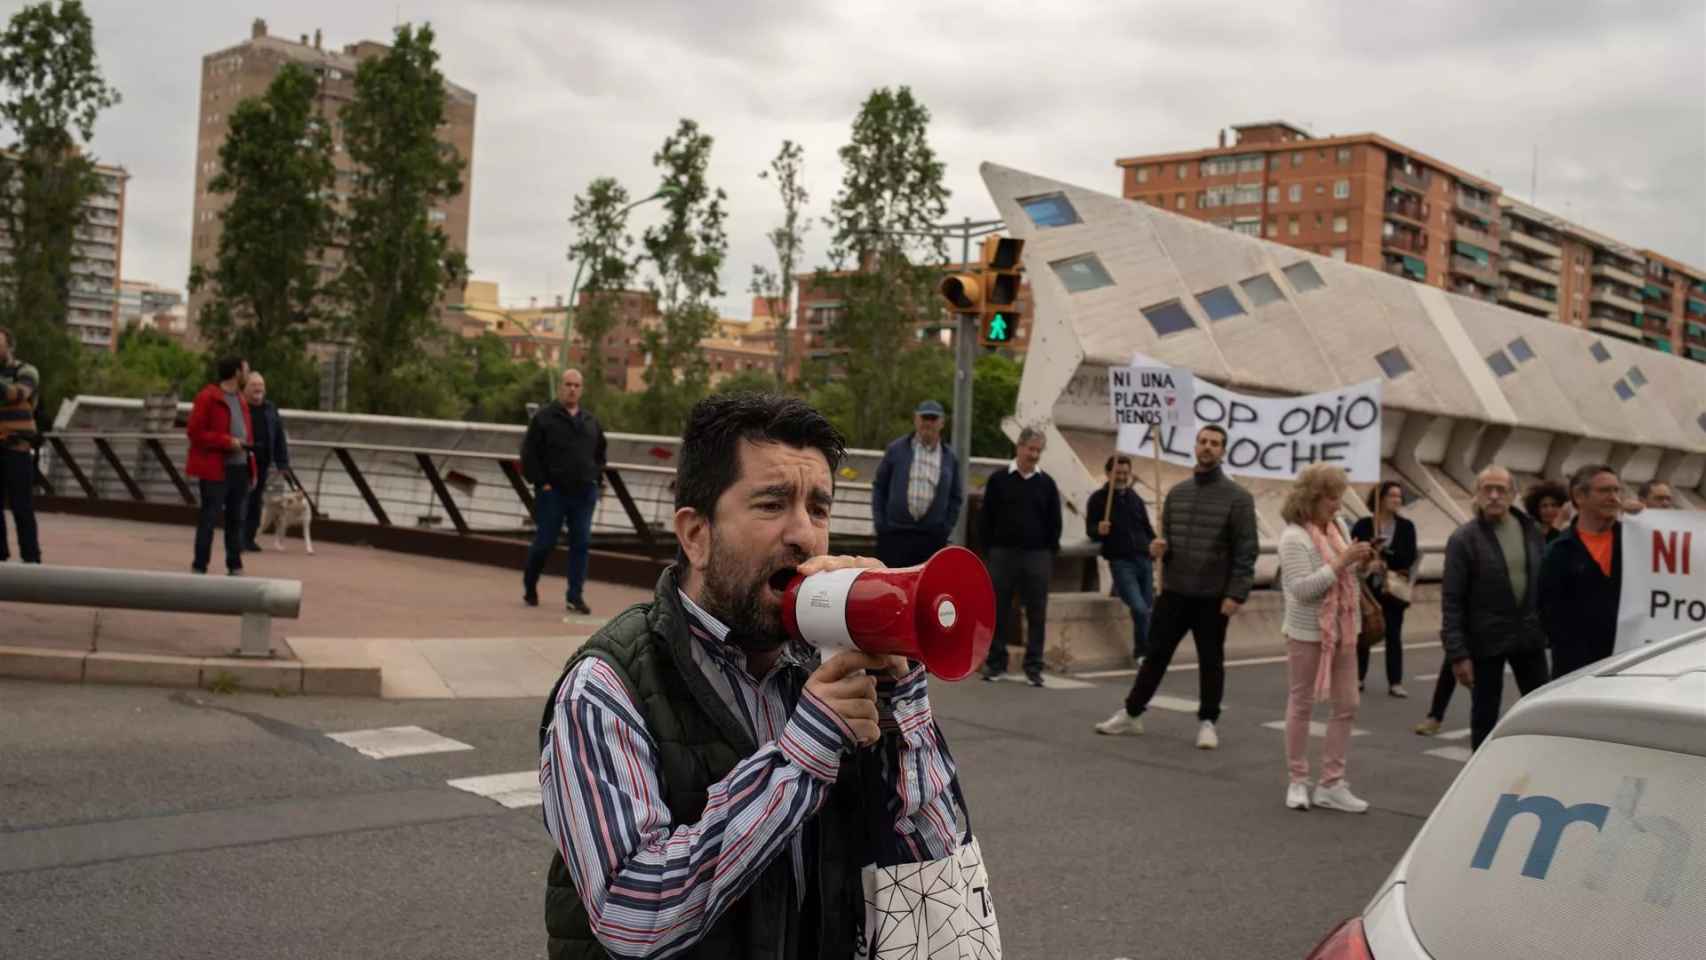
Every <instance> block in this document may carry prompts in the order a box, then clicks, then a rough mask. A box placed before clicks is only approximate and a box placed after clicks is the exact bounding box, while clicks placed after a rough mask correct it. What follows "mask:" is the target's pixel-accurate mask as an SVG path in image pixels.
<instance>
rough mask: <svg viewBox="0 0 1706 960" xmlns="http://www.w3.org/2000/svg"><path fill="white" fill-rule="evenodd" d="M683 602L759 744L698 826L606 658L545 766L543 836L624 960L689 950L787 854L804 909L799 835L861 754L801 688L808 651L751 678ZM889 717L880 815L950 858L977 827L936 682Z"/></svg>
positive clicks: (559, 726) (591, 665) (562, 702)
mask: <svg viewBox="0 0 1706 960" xmlns="http://www.w3.org/2000/svg"><path fill="white" fill-rule="evenodd" d="M681 600H682V605H683V607H684V609H685V610H686V612H687V614H688V617H687V619H688V630H689V633H690V634H691V638H692V642H691V649H692V651H693V659H694V662H695V664H696V665H697V666H698V667H699V669H700V670H701V671H703V672H704V674H705V676H706V678H707V679H708V680H709V681H710V683H711V685H712V687H713V688H714V689H716V691H717V693H718V696H719V697H720V698H721V699H722V700H723V702H724V703H725V704H726V705H727V706H728V707H729V709H730V711H731V712H732V713H733V714H734V715H735V716H736V717H738V718H740V719H741V721H742V722H743V723H745V724H746V726H747V729H748V730H749V731H751V732H752V734H753V740H754V742H756V743H758V744H759V748H758V750H757V752H755V753H753V754H752V755H751V756H749V757H747V758H746V759H744V760H742V761H741V762H740V763H738V764H736V765H735V768H734V769H733V770H731V771H730V772H729V774H728V776H726V777H724V778H723V779H722V780H721V781H719V782H717V783H715V784H713V785H712V786H711V788H710V790H709V791H707V798H706V801H705V809H704V812H703V813H702V814H701V816H700V818H699V820H698V821H697V822H695V823H687V824H678V823H674V822H673V821H672V820H671V816H670V812H669V808H668V807H667V806H666V805H665V804H664V802H663V788H662V784H661V783H660V781H659V779H658V774H657V765H658V764H657V747H656V744H655V743H654V742H653V740H652V738H651V734H650V732H649V731H647V730H646V727H645V723H644V721H643V720H642V719H641V717H640V714H639V711H638V709H636V707H635V706H634V702H633V700H632V698H631V697H630V696H629V694H628V691H627V688H626V687H625V686H624V685H623V683H622V681H621V679H620V678H619V677H617V675H616V673H615V671H613V670H612V669H611V668H610V666H609V665H608V664H606V663H605V662H603V661H602V660H599V659H597V658H589V659H586V660H583V661H581V663H579V664H577V665H576V666H575V668H574V670H573V671H571V672H570V674H569V676H568V678H567V680H566V681H565V682H564V683H563V684H562V687H561V690H560V692H559V693H558V696H557V703H556V706H555V709H554V718H553V720H552V723H551V726H550V729H549V731H548V732H547V734H546V738H545V746H544V750H543V751H542V753H541V755H540V760H539V785H540V790H541V793H542V795H543V798H544V813H545V827H546V829H547V830H548V831H549V832H550V834H551V839H552V840H553V842H555V843H556V844H557V849H558V850H559V851H560V852H561V853H562V855H563V861H564V863H565V864H566V865H567V866H568V869H569V873H570V875H571V876H572V877H573V879H574V883H575V889H576V890H577V891H579V893H580V895H581V900H582V902H583V903H584V904H585V906H586V909H587V915H588V917H589V919H590V921H591V924H592V930H593V933H594V934H595V935H596V936H597V937H598V939H599V942H600V943H601V944H603V946H604V948H605V949H606V950H607V951H609V952H610V953H611V954H612V955H613V956H618V957H667V956H673V955H675V954H678V953H681V952H683V951H685V950H688V949H690V948H691V947H692V946H693V945H694V944H695V943H697V942H698V941H699V940H700V938H701V937H703V936H704V934H705V933H706V932H707V931H708V930H709V929H710V928H711V926H712V925H713V924H715V923H716V921H717V919H718V918H719V917H721V916H722V914H723V912H724V911H726V910H727V909H729V907H730V906H731V905H733V904H734V903H735V902H736V901H738V900H739V899H740V898H741V897H742V896H743V895H744V894H745V893H746V891H747V890H748V889H750V888H751V886H752V884H753V883H754V882H755V881H757V879H758V877H759V875H760V874H761V873H762V872H763V871H764V870H765V868H766V867H768V866H769V865H770V863H771V862H772V861H773V860H774V859H775V858H776V857H778V856H781V855H782V854H783V852H784V851H786V852H787V855H788V856H789V858H790V859H791V860H792V862H793V870H794V878H795V881H796V882H795V889H796V890H797V891H800V892H801V895H802V896H803V893H804V891H805V889H806V883H805V877H806V875H807V873H806V864H805V862H804V860H805V856H804V851H803V848H802V843H801V828H802V827H803V826H804V825H805V824H806V823H807V822H808V821H810V820H811V818H812V817H813V816H814V815H815V814H816V813H817V812H818V810H819V809H821V808H822V806H823V804H824V802H825V801H826V800H827V799H828V797H829V791H830V787H831V786H832V785H833V784H834V783H835V780H836V777H837V775H838V774H839V772H840V765H841V757H842V755H843V754H844V753H848V752H850V751H852V750H854V749H856V747H855V746H854V740H853V737H852V735H851V731H850V730H849V728H848V727H847V725H846V724H845V722H844V721H843V720H842V719H841V718H840V716H839V715H837V714H836V713H835V711H834V710H832V709H830V708H829V707H828V706H827V705H826V704H824V703H823V701H821V700H819V699H818V698H817V697H816V696H814V695H812V694H811V693H810V692H808V691H806V690H805V689H804V688H803V687H802V686H801V685H800V684H799V682H798V675H797V674H793V675H792V676H790V674H791V673H792V672H793V671H800V670H806V669H809V668H810V667H811V666H813V664H812V663H811V662H810V661H809V660H807V659H805V657H804V656H802V654H805V655H809V654H810V651H809V649H806V650H794V649H790V650H788V651H786V652H785V653H784V655H783V656H782V658H781V659H780V660H779V661H778V662H777V664H776V666H775V667H773V668H772V669H771V670H770V672H769V673H768V674H766V675H765V676H764V677H763V678H762V679H754V678H753V677H752V675H751V674H750V673H749V672H748V671H747V669H746V658H745V655H744V654H743V653H741V652H740V651H739V650H738V649H736V648H732V647H730V646H727V645H726V644H724V642H723V641H724V640H725V639H726V638H727V636H728V628H727V627H725V626H724V625H723V624H721V623H719V622H718V621H717V620H716V618H715V617H712V616H711V615H710V614H708V613H706V612H705V611H703V610H701V609H700V608H699V607H698V606H696V605H695V604H694V603H693V602H692V601H691V600H689V599H688V598H687V596H686V595H685V594H682V595H681ZM796 689H798V690H799V693H798V695H797V696H796V695H795V694H794V692H793V691H794V690H796ZM878 710H879V717H880V726H881V727H882V730H883V732H884V734H885V741H886V743H885V746H887V745H891V744H892V746H893V747H894V749H892V750H889V751H888V755H890V756H892V757H894V758H896V762H895V764H894V765H893V766H892V767H889V768H886V769H885V771H884V780H885V781H886V782H887V789H888V790H889V791H890V797H891V799H890V800H889V802H888V803H886V804H885V805H884V809H883V810H882V811H881V813H882V815H883V816H885V817H886V818H889V819H890V821H891V823H890V825H891V828H892V829H893V831H894V834H895V837H896V840H897V843H898V845H899V847H900V848H901V849H902V850H904V851H906V852H908V854H910V855H911V856H912V857H913V858H914V859H915V860H918V861H924V860H933V859H937V858H940V857H944V856H947V855H948V854H950V853H952V852H953V850H954V849H955V848H956V847H957V846H958V839H959V837H960V835H961V833H962V829H963V828H962V827H961V824H963V823H964V822H965V818H964V815H963V813H962V812H961V811H960V809H959V806H958V804H957V803H955V802H954V800H953V798H952V793H951V791H950V790H949V786H948V785H949V783H950V781H951V780H952V778H953V776H954V765H953V760H952V758H951V757H949V756H948V753H947V749H946V745H945V744H944V743H943V742H942V740H941V736H940V733H939V732H938V731H937V729H936V724H935V722H934V720H933V718H932V716H931V712H930V703H929V699H928V697H927V695H926V684H925V679H924V671H923V669H922V668H918V667H915V668H914V669H913V670H912V672H911V673H909V674H908V675H907V676H906V677H904V678H902V679H901V680H899V681H898V682H896V681H893V680H892V679H881V680H879V683H878Z"/></svg>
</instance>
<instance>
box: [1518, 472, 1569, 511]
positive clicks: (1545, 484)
mask: <svg viewBox="0 0 1706 960" xmlns="http://www.w3.org/2000/svg"><path fill="white" fill-rule="evenodd" d="M1542 500H1556V501H1558V506H1560V507H1561V506H1563V505H1564V504H1566V503H1569V502H1570V491H1568V490H1566V489H1564V485H1563V484H1561V483H1559V482H1558V481H1556V480H1542V481H1540V482H1539V483H1536V484H1534V485H1532V486H1530V487H1529V488H1528V492H1527V493H1525V494H1523V495H1522V510H1523V512H1524V513H1526V514H1528V515H1529V516H1531V517H1533V518H1534V519H1536V520H1538V519H1540V501H1542Z"/></svg>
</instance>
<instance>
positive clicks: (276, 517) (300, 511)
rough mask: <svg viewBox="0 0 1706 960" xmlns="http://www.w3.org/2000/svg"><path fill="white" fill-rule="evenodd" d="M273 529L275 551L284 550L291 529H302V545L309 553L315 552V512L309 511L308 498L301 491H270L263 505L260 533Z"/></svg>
mask: <svg viewBox="0 0 1706 960" xmlns="http://www.w3.org/2000/svg"><path fill="white" fill-rule="evenodd" d="M269 527H272V528H273V549H275V550H283V549H284V534H285V531H286V530H288V529H289V528H291V527H301V528H302V543H303V545H304V546H305V547H306V548H307V552H308V553H310V554H312V553H313V552H314V530H313V527H314V511H312V510H310V509H308V496H307V494H304V493H303V492H302V491H301V490H289V489H286V490H280V491H278V492H272V491H269V492H268V493H267V495H266V499H265V500H264V501H263V503H262V505H261V527H260V531H259V532H260V533H265V532H266V531H267V528H269Z"/></svg>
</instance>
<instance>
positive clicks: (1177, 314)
mask: <svg viewBox="0 0 1706 960" xmlns="http://www.w3.org/2000/svg"><path fill="white" fill-rule="evenodd" d="M1143 316H1144V317H1145V318H1146V319H1147V320H1148V321H1149V325H1150V326H1152V327H1154V328H1155V335H1156V336H1158V337H1165V336H1167V335H1169V334H1174V333H1181V332H1183V331H1185V330H1190V329H1193V328H1195V327H1196V325H1197V324H1196V321H1194V320H1192V319H1191V315H1190V314H1188V313H1186V312H1185V308H1184V306H1183V305H1182V304H1180V303H1179V301H1177V300H1169V301H1167V302H1166V303H1162V304H1157V305H1156V306H1153V307H1144V308H1143Z"/></svg>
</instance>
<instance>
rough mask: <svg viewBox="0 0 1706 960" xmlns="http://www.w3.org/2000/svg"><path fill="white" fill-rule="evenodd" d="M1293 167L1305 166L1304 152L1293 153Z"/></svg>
mask: <svg viewBox="0 0 1706 960" xmlns="http://www.w3.org/2000/svg"><path fill="white" fill-rule="evenodd" d="M1291 165H1292V166H1294V167H1301V166H1303V151H1302V150H1299V151H1297V152H1296V153H1293V154H1292V155H1291Z"/></svg>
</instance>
